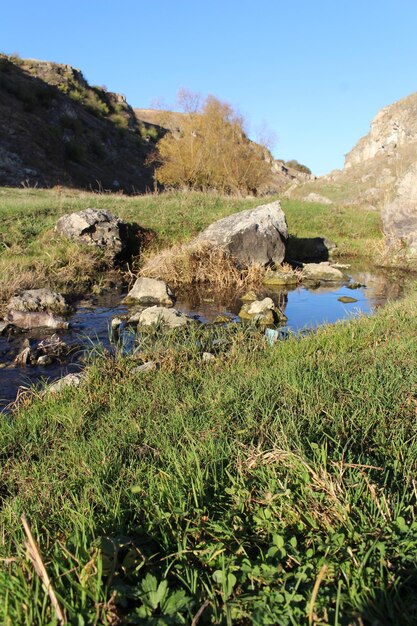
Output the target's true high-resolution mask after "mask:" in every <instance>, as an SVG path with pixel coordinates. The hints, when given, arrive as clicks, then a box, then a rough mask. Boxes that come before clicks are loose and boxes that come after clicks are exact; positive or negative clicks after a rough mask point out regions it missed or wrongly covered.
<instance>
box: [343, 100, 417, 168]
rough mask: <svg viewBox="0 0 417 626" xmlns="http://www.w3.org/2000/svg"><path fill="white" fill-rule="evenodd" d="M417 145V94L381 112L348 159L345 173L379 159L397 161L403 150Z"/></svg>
mask: <svg viewBox="0 0 417 626" xmlns="http://www.w3.org/2000/svg"><path fill="white" fill-rule="evenodd" d="M413 142H417V93H413V94H411V95H410V96H407V97H406V98H403V99H402V100H399V101H398V102H394V104H391V105H389V106H387V107H384V108H383V109H381V110H380V111H379V112H378V113H377V115H376V116H375V118H374V119H373V121H372V123H371V130H370V132H369V134H368V135H366V136H365V137H362V139H360V140H359V141H358V143H357V144H356V146H355V147H354V148H353V149H352V150H351V151H350V152H349V153H348V154H347V155H346V157H345V169H349V168H351V167H353V166H354V165H357V164H361V163H364V162H365V161H368V160H369V159H372V158H374V157H376V156H388V157H393V156H394V157H395V155H396V154H397V153H398V152H399V149H400V148H401V146H404V145H406V144H410V143H413Z"/></svg>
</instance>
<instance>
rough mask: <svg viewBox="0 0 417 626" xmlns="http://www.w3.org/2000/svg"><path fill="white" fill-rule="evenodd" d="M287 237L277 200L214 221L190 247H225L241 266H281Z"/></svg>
mask: <svg viewBox="0 0 417 626" xmlns="http://www.w3.org/2000/svg"><path fill="white" fill-rule="evenodd" d="M287 238H288V228H287V222H286V219H285V214H284V212H283V210H282V209H281V205H280V203H279V201H276V202H271V203H270V204H264V205H261V206H258V207H256V208H255V209H249V210H247V211H242V212H241V213H235V214H234V215H230V216H229V217H225V218H224V219H221V220H218V221H217V222H214V223H213V224H211V225H210V226H208V228H206V229H205V230H203V232H202V233H200V235H198V237H197V238H196V239H194V240H193V241H192V242H191V244H190V246H191V247H193V246H199V245H202V246H213V247H219V248H222V249H224V250H226V251H227V252H228V253H229V254H230V255H231V256H233V257H234V258H235V259H237V261H238V262H239V263H241V264H242V265H255V264H258V265H267V264H268V263H275V264H276V265H279V264H280V263H282V261H283V260H284V257H285V242H286V241H287Z"/></svg>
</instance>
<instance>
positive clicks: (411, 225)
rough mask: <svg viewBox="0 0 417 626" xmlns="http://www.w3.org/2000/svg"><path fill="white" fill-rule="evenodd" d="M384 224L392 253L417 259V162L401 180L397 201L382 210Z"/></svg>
mask: <svg viewBox="0 0 417 626" xmlns="http://www.w3.org/2000/svg"><path fill="white" fill-rule="evenodd" d="M382 223H383V229H384V235H385V241H386V244H387V246H388V248H389V249H390V250H391V251H393V252H394V253H397V254H398V253H403V254H405V255H406V256H408V257H413V258H415V257H417V162H416V163H413V165H411V167H410V168H409V169H408V170H407V172H406V174H405V176H404V177H403V178H402V179H401V180H400V182H399V184H398V186H397V192H396V196H395V199H394V200H393V201H392V202H390V203H388V204H387V205H386V206H385V207H384V209H383V210H382Z"/></svg>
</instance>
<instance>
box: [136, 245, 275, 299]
mask: <svg viewBox="0 0 417 626" xmlns="http://www.w3.org/2000/svg"><path fill="white" fill-rule="evenodd" d="M265 272H266V269H265V267H264V266H262V265H252V266H250V267H240V266H239V264H238V262H237V261H236V259H235V258H234V257H232V256H231V255H230V254H228V253H227V252H226V251H225V250H222V249H220V248H213V247H210V246H199V247H190V246H187V245H182V246H173V247H172V248H168V249H166V250H163V251H162V252H161V253H159V254H158V255H156V256H150V257H149V258H148V259H146V260H145V262H144V265H143V267H142V270H141V275H142V276H147V277H148V278H157V279H160V280H165V281H166V282H167V283H169V285H170V286H172V287H186V286H190V285H198V284H206V285H210V287H212V288H213V289H218V290H225V289H230V288H233V289H238V290H243V289H248V288H251V287H256V286H259V285H260V284H261V283H262V280H263V278H264V276H265Z"/></svg>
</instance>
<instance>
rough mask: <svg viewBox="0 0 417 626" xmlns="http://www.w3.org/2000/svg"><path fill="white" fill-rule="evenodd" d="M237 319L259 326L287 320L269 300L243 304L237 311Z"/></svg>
mask: <svg viewBox="0 0 417 626" xmlns="http://www.w3.org/2000/svg"><path fill="white" fill-rule="evenodd" d="M239 317H240V318H241V319H243V320H251V321H254V322H258V323H259V324H276V323H277V322H278V321H281V320H286V319H287V318H286V317H285V315H284V314H283V313H282V311H280V309H278V307H276V306H275V304H274V301H273V300H272V299H271V298H264V299H263V300H255V302H248V303H246V304H244V305H243V306H242V308H241V309H240V311H239Z"/></svg>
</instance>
